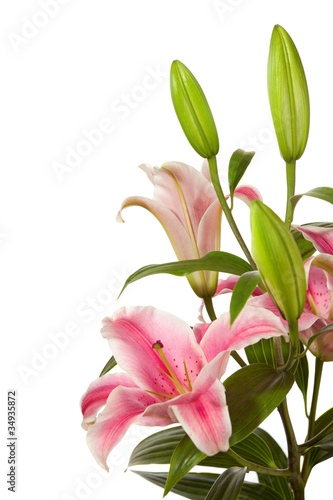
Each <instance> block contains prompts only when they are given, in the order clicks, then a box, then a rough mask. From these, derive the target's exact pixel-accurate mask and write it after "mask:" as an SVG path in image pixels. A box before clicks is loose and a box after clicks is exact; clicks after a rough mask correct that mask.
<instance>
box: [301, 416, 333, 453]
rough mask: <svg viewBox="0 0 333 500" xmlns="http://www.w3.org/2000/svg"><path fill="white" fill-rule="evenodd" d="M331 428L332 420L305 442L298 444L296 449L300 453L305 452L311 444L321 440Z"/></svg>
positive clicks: (332, 425) (332, 428)
mask: <svg viewBox="0 0 333 500" xmlns="http://www.w3.org/2000/svg"><path fill="white" fill-rule="evenodd" d="M332 430H333V422H331V423H330V424H328V425H326V427H324V429H323V430H322V431H320V432H319V433H318V434H316V435H315V436H314V437H313V438H312V439H309V440H308V441H305V443H303V444H300V445H299V446H298V449H299V451H300V453H302V455H303V454H304V453H307V452H308V450H309V449H310V448H312V446H314V445H315V444H317V443H318V442H319V441H321V440H322V439H323V438H324V437H326V436H327V433H328V432H331V431H332Z"/></svg>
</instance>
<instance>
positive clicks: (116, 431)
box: [87, 386, 171, 470]
mask: <svg viewBox="0 0 333 500" xmlns="http://www.w3.org/2000/svg"><path fill="white" fill-rule="evenodd" d="M155 402H156V400H155V399H154V398H153V397H152V396H150V395H149V394H147V393H146V392H144V391H142V390H141V389H138V388H130V387H120V386H119V387H118V388H117V389H115V390H114V391H113V392H112V393H111V394H110V396H109V398H108V400H107V402H106V406H105V408H104V410H103V411H102V412H101V413H100V414H99V415H98V417H97V420H96V422H95V423H94V424H92V425H89V427H88V431H87V444H88V447H89V449H90V451H91V453H92V454H93V456H94V458H95V459H96V460H97V462H98V464H99V465H100V466H101V467H103V468H104V469H106V470H109V469H108V466H107V463H106V459H107V457H108V455H109V453H110V451H111V450H112V448H114V446H116V444H117V443H119V441H120V440H121V439H122V438H123V437H124V435H125V433H126V431H127V430H128V428H129V427H130V425H131V424H133V423H134V422H137V421H138V420H139V419H140V417H142V416H143V414H144V412H145V410H146V408H147V407H149V405H152V404H154V403H155ZM170 423H171V422H170Z"/></svg>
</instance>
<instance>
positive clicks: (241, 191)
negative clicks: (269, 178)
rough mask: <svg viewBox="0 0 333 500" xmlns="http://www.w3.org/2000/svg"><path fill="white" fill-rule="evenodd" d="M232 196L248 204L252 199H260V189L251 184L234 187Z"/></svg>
mask: <svg viewBox="0 0 333 500" xmlns="http://www.w3.org/2000/svg"><path fill="white" fill-rule="evenodd" d="M234 196H235V197H236V198H239V199H240V200H242V201H244V203H246V204H247V205H248V206H250V205H251V203H252V201H253V200H260V201H262V196H261V194H260V191H258V189H257V188H255V187H253V186H239V187H238V188H236V189H235V193H234Z"/></svg>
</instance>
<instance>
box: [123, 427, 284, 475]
mask: <svg viewBox="0 0 333 500" xmlns="http://www.w3.org/2000/svg"><path fill="white" fill-rule="evenodd" d="M262 433H263V435H264V436H266V434H267V433H265V431H263V430H262V429H256V430H255V431H254V432H253V433H252V434H250V435H249V436H248V437H247V438H245V439H244V440H243V441H240V442H239V443H237V444H236V445H235V446H233V447H232V448H231V449H232V451H234V452H235V453H237V455H239V456H241V457H242V458H244V459H245V460H247V461H249V462H253V463H255V464H258V465H263V466H264V467H271V468H275V467H276V463H277V462H276V461H275V460H274V459H273V456H272V452H271V448H270V447H271V443H267V442H266V441H267V439H266V437H265V439H264V438H263V437H262V436H261V434H262ZM267 435H268V436H269V434H267ZM184 436H185V432H184V431H183V429H182V428H181V427H173V428H169V429H165V430H163V431H160V432H157V433H156V434H152V435H151V436H148V437H147V438H146V439H144V440H143V441H141V443H139V444H138V445H137V446H136V447H135V449H134V450H133V452H132V455H131V457H130V462H129V467H131V466H133V465H147V464H169V463H170V461H171V457H172V454H173V452H174V451H175V448H176V447H177V445H178V443H179V442H180V441H181V440H182V439H183V437H184ZM271 439H273V438H271ZM273 441H274V440H273ZM275 444H276V443H275ZM192 446H193V448H195V447H194V444H192ZM276 446H278V445H277V444H276ZM195 449H196V448H195ZM197 451H198V450H197ZM191 453H192V454H194V453H195V451H192V452H191ZM198 453H200V452H199V451H198ZM281 453H282V455H283V456H284V457H285V455H284V454H283V452H282V450H281ZM238 465H239V463H238V462H237V460H236V459H235V457H234V455H232V454H230V453H229V452H225V453H217V454H216V455H214V456H212V457H206V458H204V459H203V460H202V461H201V462H200V466H206V467H218V468H228V467H233V466H238ZM286 467H287V465H285V464H284V465H283V466H282V468H286Z"/></svg>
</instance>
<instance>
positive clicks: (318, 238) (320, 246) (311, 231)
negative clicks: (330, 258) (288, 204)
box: [293, 224, 333, 255]
mask: <svg viewBox="0 0 333 500" xmlns="http://www.w3.org/2000/svg"><path fill="white" fill-rule="evenodd" d="M293 227H294V228H295V229H298V231H300V232H301V233H302V234H303V236H304V238H305V239H306V240H308V241H311V243H313V245H314V247H315V248H316V249H317V250H318V251H319V252H321V253H327V254H330V255H333V228H332V227H321V226H316V225H315V224H306V225H305V226H295V225H293Z"/></svg>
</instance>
